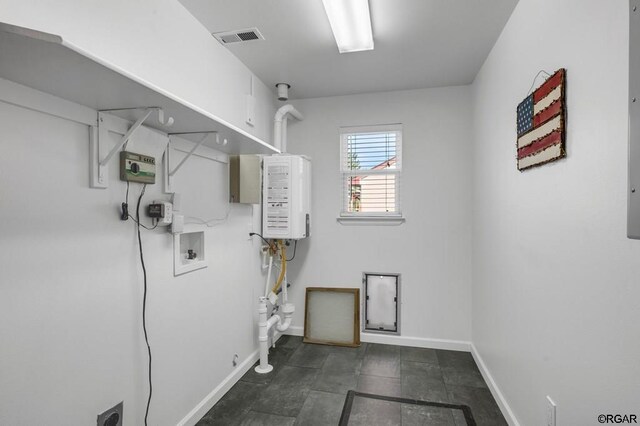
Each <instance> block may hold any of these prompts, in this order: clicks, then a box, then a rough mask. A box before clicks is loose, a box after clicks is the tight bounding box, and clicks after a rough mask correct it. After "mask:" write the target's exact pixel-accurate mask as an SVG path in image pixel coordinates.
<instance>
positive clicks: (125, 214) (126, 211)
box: [120, 181, 131, 220]
mask: <svg viewBox="0 0 640 426" xmlns="http://www.w3.org/2000/svg"><path fill="white" fill-rule="evenodd" d="M130 217H131V215H130V214H129V181H127V195H126V196H125V197H124V203H122V213H120V220H127V219H129V218H130Z"/></svg>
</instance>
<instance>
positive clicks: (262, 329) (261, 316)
mask: <svg viewBox="0 0 640 426" xmlns="http://www.w3.org/2000/svg"><path fill="white" fill-rule="evenodd" d="M294 312H295V307H294V306H293V303H285V304H284V305H283V306H282V313H283V315H284V321H282V318H280V316H279V315H273V316H272V317H271V318H269V319H267V298H266V297H260V298H259V303H258V343H259V345H260V364H259V365H258V366H257V367H256V368H255V371H256V373H261V374H264V373H268V372H270V371H272V370H273V366H271V365H269V330H270V329H271V328H272V327H273V326H274V325H275V326H276V329H277V330H278V331H280V332H283V331H286V330H287V329H288V328H289V327H290V326H291V321H292V319H293V313H294Z"/></svg>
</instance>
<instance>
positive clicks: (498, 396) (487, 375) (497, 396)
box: [471, 343, 520, 426]
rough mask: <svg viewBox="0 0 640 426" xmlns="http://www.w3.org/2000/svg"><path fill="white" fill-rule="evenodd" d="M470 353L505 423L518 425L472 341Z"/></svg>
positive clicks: (512, 425)
mask: <svg viewBox="0 0 640 426" xmlns="http://www.w3.org/2000/svg"><path fill="white" fill-rule="evenodd" d="M471 355H473V359H474V360H475V361H476V364H478V368H479V369H480V373H481V374H482V377H483V378H484V381H485V382H486V383H487V386H489V391H491V395H493V399H495V400H496V402H497V403H498V407H500V411H501V412H502V415H503V416H504V418H505V420H506V421H507V423H509V425H510V426H520V423H519V422H518V419H517V418H516V416H515V414H513V410H512V409H511V407H510V406H509V403H508V402H507V400H506V398H505V397H504V395H503V394H502V391H501V390H500V388H499V387H498V385H497V383H496V382H495V380H494V379H493V376H492V375H491V373H490V372H489V369H488V368H487V365H486V364H485V363H484V361H483V360H482V357H481V356H480V353H479V352H478V349H476V347H475V345H474V344H473V343H471Z"/></svg>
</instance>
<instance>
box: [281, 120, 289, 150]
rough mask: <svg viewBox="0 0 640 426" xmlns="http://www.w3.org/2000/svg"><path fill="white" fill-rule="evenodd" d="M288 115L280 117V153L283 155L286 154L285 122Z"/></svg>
mask: <svg viewBox="0 0 640 426" xmlns="http://www.w3.org/2000/svg"><path fill="white" fill-rule="evenodd" d="M288 119H289V116H288V115H285V116H284V117H282V128H281V130H280V152H282V153H283V154H284V153H285V152H287V120H288Z"/></svg>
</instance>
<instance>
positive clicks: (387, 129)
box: [340, 123, 402, 135]
mask: <svg viewBox="0 0 640 426" xmlns="http://www.w3.org/2000/svg"><path fill="white" fill-rule="evenodd" d="M391 132H402V123H389V124H374V125H366V126H348V127H347V126H345V127H340V135H344V134H354V133H391Z"/></svg>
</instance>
